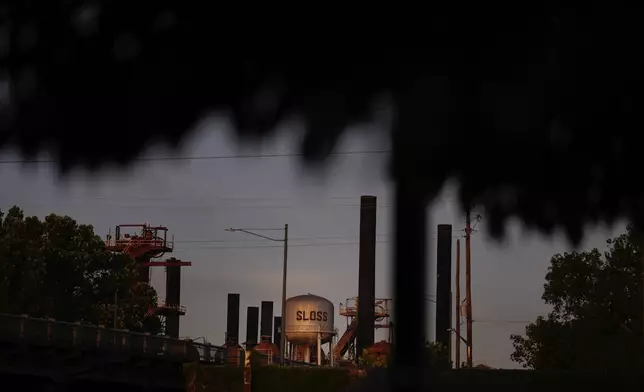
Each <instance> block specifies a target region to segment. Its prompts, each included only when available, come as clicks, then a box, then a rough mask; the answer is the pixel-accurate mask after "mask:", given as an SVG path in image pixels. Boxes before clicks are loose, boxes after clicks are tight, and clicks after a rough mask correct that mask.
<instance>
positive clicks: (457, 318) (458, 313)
mask: <svg viewBox="0 0 644 392" xmlns="http://www.w3.org/2000/svg"><path fill="white" fill-rule="evenodd" d="M455 279H456V282H455V283H456V301H455V302H456V312H455V313H454V315H455V318H454V329H455V330H457V331H460V326H461V240H460V239H457V240H456V278H455ZM454 361H455V362H456V368H457V369H459V368H460V367H461V339H460V337H459V335H458V334H456V338H455V342H454Z"/></svg>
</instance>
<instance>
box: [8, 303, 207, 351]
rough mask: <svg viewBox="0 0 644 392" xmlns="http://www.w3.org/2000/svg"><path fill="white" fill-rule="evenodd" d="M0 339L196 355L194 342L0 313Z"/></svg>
mask: <svg viewBox="0 0 644 392" xmlns="http://www.w3.org/2000/svg"><path fill="white" fill-rule="evenodd" d="M0 341H6V342H28V343H29V344H32V345H37V346H52V347H59V348H76V349H80V350H99V351H109V352H117V353H123V354H127V355H131V356H140V357H163V358H164V359H166V360H169V361H177V362H189V361H196V360H197V358H198V357H197V352H196V350H195V348H194V344H193V343H191V342H188V341H185V340H178V339H171V338H167V337H164V336H153V335H150V334H147V333H135V332H130V331H127V330H117V329H109V328H105V327H103V326H95V325H83V324H80V323H68V322H62V321H56V320H54V319H39V318H30V317H28V316H26V315H20V316H18V315H8V314H0Z"/></svg>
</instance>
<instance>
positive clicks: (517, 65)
mask: <svg viewBox="0 0 644 392" xmlns="http://www.w3.org/2000/svg"><path fill="white" fill-rule="evenodd" d="M202 7H203V8H202ZM487 11H488V12H489V14H488V13H487V12H486V13H480V12H473V13H472V15H466V14H462V13H454V14H444V15H433V16H432V18H431V19H428V20H426V21H425V23H424V24H423V29H425V32H424V34H423V37H440V40H438V41H437V40H429V39H427V38H425V39H424V40H423V41H422V43H423V45H418V46H416V47H414V45H412V44H413V42H411V41H409V40H407V41H404V42H406V43H407V45H401V47H402V46H408V48H405V49H402V48H392V47H391V46H389V45H387V43H388V42H392V39H394V38H396V37H397V36H390V39H389V40H387V41H383V43H382V45H377V46H378V48H377V50H370V49H367V48H365V47H363V46H360V45H359V44H360V43H361V42H362V43H364V45H366V43H365V42H367V41H362V40H364V39H365V37H366V36H365V35H363V36H360V37H357V36H356V37H355V38H351V37H347V36H344V37H342V38H343V39H342V40H335V38H341V36H340V35H339V33H336V35H333V34H331V33H329V34H331V35H329V34H326V35H323V34H321V33H320V34H318V35H310V36H307V42H306V43H307V44H306V45H300V46H298V47H296V48H295V47H287V46H286V45H285V46H283V47H282V46H278V45H275V44H274V42H275V41H273V40H274V39H278V38H280V37H277V36H276V35H275V34H273V33H270V31H274V30H275V29H272V30H266V31H265V30H264V29H263V27H264V26H259V25H258V26H257V28H260V29H262V31H264V33H263V34H261V35H259V36H258V35H257V34H254V35H253V39H248V40H241V41H239V42H237V41H235V42H233V38H235V37H237V38H239V37H238V36H237V35H235V34H234V33H232V32H231V31H230V25H229V24H226V26H225V27H224V26H223V25H221V24H220V23H219V22H220V18H221V17H222V16H221V15H220V17H218V18H216V19H213V17H214V16H213V15H214V14H213V12H214V10H210V9H207V8H206V7H205V5H204V6H200V5H195V4H192V3H186V4H183V3H181V2H179V3H177V2H170V1H157V2H153V3H147V2H108V1H100V0H95V1H78V2H73V1H72V2H68V1H47V2H30V1H20V2H10V3H9V5H4V7H3V9H2V12H1V15H2V20H3V22H2V25H3V26H4V30H3V39H4V40H5V41H6V42H5V43H4V44H3V45H4V46H3V53H2V57H1V60H0V61H1V67H2V70H3V72H4V74H5V75H7V76H8V79H6V80H7V81H8V82H9V83H10V85H11V103H10V104H5V107H4V109H3V110H2V132H1V133H0V138H1V141H0V143H1V144H0V145H3V146H5V147H7V146H10V145H13V146H18V147H19V148H20V149H21V150H22V151H23V153H24V154H26V156H30V155H31V154H34V153H36V152H37V151H39V150H50V151H52V152H53V153H54V154H56V156H57V158H58V159H59V161H60V165H61V167H62V168H69V167H73V166H74V165H90V166H94V167H98V166H99V165H100V164H102V163H105V162H110V161H116V162H122V163H126V162H128V161H130V160H132V159H133V158H135V157H136V156H137V155H138V154H139V153H140V152H141V151H143V149H144V148H145V147H146V146H147V145H149V143H151V142H155V141H162V142H166V143H169V144H172V145H176V144H177V143H179V141H180V140H181V138H182V137H184V135H185V134H187V133H188V131H189V130H190V129H191V127H193V126H194V125H195V124H196V122H197V121H198V120H199V119H200V118H201V116H203V115H205V114H206V113H208V112H209V111H212V110H219V111H225V112H227V113H228V114H230V115H231V116H232V118H233V119H234V123H235V126H236V129H237V130H238V132H239V135H240V136H242V137H244V138H253V137H259V136H267V135H270V133H271V130H272V129H273V128H274V125H275V124H276V123H277V122H278V120H280V119H282V118H284V116H286V115H300V116H301V117H302V118H303V120H304V122H305V123H306V129H307V131H306V137H305V138H304V141H303V145H302V150H303V152H304V153H305V156H306V158H307V159H309V160H311V159H313V160H315V159H318V158H323V157H324V156H325V155H326V154H328V153H329V152H330V151H331V150H332V149H333V146H334V144H335V142H336V141H337V138H338V136H339V135H340V134H341V132H343V131H344V129H345V128H346V126H347V125H350V124H354V123H356V122H360V121H362V120H365V119H366V118H368V114H369V107H370V106H369V105H370V104H371V102H372V99H373V98H375V97H377V96H378V94H381V93H386V94H389V95H390V97H391V99H392V102H393V103H394V105H395V107H396V108H397V112H398V114H399V116H405V119H400V121H398V123H397V124H398V125H397V126H399V127H400V126H402V125H401V124H402V123H405V124H408V125H405V127H407V128H412V130H413V143H411V140H410V143H406V144H405V145H400V146H394V147H395V148H400V151H401V154H400V156H401V157H402V159H404V160H405V161H406V162H407V163H404V164H403V165H402V166H404V167H405V168H406V169H405V170H403V171H404V173H401V172H398V171H397V170H395V169H394V171H393V175H394V176H396V177H399V176H402V175H405V176H413V177H414V179H415V180H417V181H419V184H422V186H421V185H419V186H418V191H419V192H421V191H422V192H423V194H425V196H426V197H427V198H430V197H432V196H434V195H435V194H436V193H437V192H438V191H439V190H440V189H441V187H442V186H443V184H444V183H445V181H446V180H447V179H448V178H450V177H453V178H455V179H457V180H458V181H459V182H460V184H461V186H462V187H461V197H462V201H463V203H464V205H465V204H469V203H472V202H477V203H480V204H482V205H484V206H485V208H486V210H487V216H488V217H489V219H487V222H488V223H489V224H491V225H492V228H493V229H494V230H493V232H494V233H495V234H501V233H502V230H503V224H502V223H503V221H504V219H505V218H506V217H508V216H512V215H517V216H519V217H520V218H521V219H522V220H523V221H524V222H525V223H526V224H528V225H531V226H535V227H537V228H539V229H541V230H545V231H549V230H551V229H553V228H555V227H556V226H557V225H561V226H563V227H564V228H565V230H566V231H567V233H568V234H569V235H570V238H571V239H572V240H573V241H578V240H579V239H580V238H581V235H582V226H583V223H584V222H585V221H598V220H606V221H609V222H610V221H613V220H614V219H616V218H618V217H620V216H625V215H627V216H629V217H630V218H632V219H633V220H634V221H637V222H641V220H642V219H643V217H644V214H643V211H644V209H643V208H642V207H641V206H642V203H641V200H642V197H641V196H642V192H644V190H643V188H642V187H640V186H638V185H637V183H636V182H633V181H628V179H629V178H630V177H631V173H632V169H633V168H634V167H636V165H634V163H635V161H634V160H636V159H637V156H638V149H639V144H640V143H639V139H637V136H636V135H637V132H633V131H634V130H636V129H638V128H641V125H642V117H641V116H640V115H639V109H638V108H639V103H640V101H641V99H642V98H641V94H639V91H641V87H642V80H641V74H642V71H641V70H642V59H641V56H639V54H638V53H637V51H635V50H633V49H632V48H633V46H632V45H633V42H634V41H633V40H634V39H636V38H635V37H639V36H641V34H640V32H641V31H640V30H642V27H641V23H639V16H638V13H637V12H630V11H631V10H629V9H622V8H619V7H618V6H614V7H611V8H610V9H604V8H601V9H599V8H593V7H590V6H589V7H583V9H580V10H577V9H572V8H571V9H566V8H563V7H561V8H556V7H555V8H550V9H548V12H543V13H539V12H537V13H534V12H533V13H530V15H527V14H526V15H521V16H520V17H519V16H518V17H516V18H508V17H507V16H506V15H505V14H504V13H496V11H494V10H487ZM9 22H10V23H9ZM274 23H275V24H279V21H277V20H276V21H274ZM293 28H295V27H293ZM309 28H310V29H312V26H310V27H309ZM381 30H382V29H381ZM226 31H228V34H224V33H225V32H226ZM307 31H309V30H307ZM368 31H369V33H368V34H370V37H372V39H373V40H377V39H379V38H381V37H386V35H385V33H384V32H381V33H380V34H381V35H378V36H377V34H378V32H379V31H380V30H378V29H372V30H368ZM387 34H392V33H391V32H389V33H387ZM401 34H402V32H401ZM282 38H283V37H282ZM324 40H326V42H327V43H326V44H325V45H322V43H324V42H325V41H324ZM271 42H272V43H273V45H270V46H269V47H270V49H268V48H267V46H265V45H267V44H268V43H271ZM277 42H281V41H277ZM284 42H292V40H291V41H284ZM419 42H421V41H419ZM318 44H319V46H318ZM330 47H331V48H330ZM349 49H350V50H349ZM7 105H10V106H7ZM412 166H413V167H418V169H417V170H415V171H414V172H411V171H410V170H409V169H408V168H409V167H412Z"/></svg>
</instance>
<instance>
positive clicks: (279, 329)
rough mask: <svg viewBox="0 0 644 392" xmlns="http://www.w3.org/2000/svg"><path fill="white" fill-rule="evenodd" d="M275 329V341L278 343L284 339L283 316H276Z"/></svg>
mask: <svg viewBox="0 0 644 392" xmlns="http://www.w3.org/2000/svg"><path fill="white" fill-rule="evenodd" d="M273 331H274V332H273V341H274V342H275V344H278V343H279V342H281V341H282V318H281V317H280V316H275V318H274V322H273Z"/></svg>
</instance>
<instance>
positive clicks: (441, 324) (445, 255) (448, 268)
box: [436, 225, 458, 352]
mask: <svg viewBox="0 0 644 392" xmlns="http://www.w3.org/2000/svg"><path fill="white" fill-rule="evenodd" d="M451 303H452V225H438V235H437V240H436V342H438V343H440V344H442V345H443V346H445V348H446V349H447V350H448V352H451V351H450V350H451V347H450V342H451V339H450V331H449V329H450V328H451V317H450V315H451V312H450V310H451ZM457 339H458V337H457Z"/></svg>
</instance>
